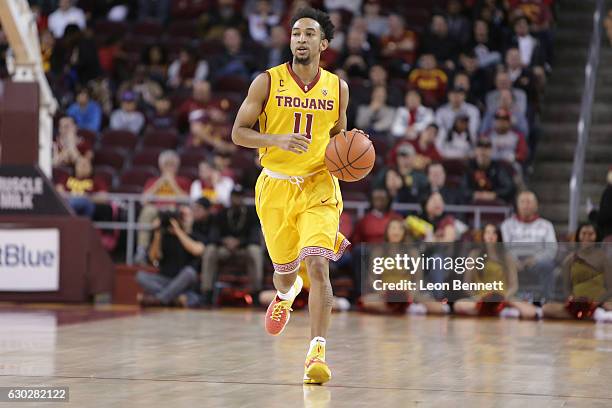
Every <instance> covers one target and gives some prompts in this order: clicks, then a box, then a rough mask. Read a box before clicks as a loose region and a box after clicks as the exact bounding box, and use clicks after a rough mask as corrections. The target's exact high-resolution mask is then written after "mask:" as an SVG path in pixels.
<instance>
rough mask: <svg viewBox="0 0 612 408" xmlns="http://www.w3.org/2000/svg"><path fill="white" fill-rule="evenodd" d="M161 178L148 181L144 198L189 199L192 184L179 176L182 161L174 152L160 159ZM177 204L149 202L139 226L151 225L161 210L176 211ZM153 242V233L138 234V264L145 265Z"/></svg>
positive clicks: (164, 152)
mask: <svg viewBox="0 0 612 408" xmlns="http://www.w3.org/2000/svg"><path fill="white" fill-rule="evenodd" d="M158 162H159V170H160V176H159V177H153V178H150V179H148V180H147V181H146V182H145V185H144V191H143V196H144V199H145V200H146V198H147V196H163V197H167V198H169V199H177V198H178V199H182V198H188V197H189V194H188V192H189V188H190V182H189V180H188V179H186V178H184V177H181V176H178V175H177V174H178V170H179V167H180V165H181V161H180V159H179V157H178V155H177V154H176V152H174V151H173V150H165V151H163V152H161V153H160V154H159V158H158ZM175 208H176V204H175V203H174V202H172V201H170V202H148V203H147V204H145V205H144V206H143V207H142V210H141V211H140V215H139V216H138V223H139V224H151V223H152V222H153V220H155V218H157V216H158V213H159V210H161V209H175ZM150 240H151V232H150V231H148V230H142V231H139V232H138V247H137V252H136V262H137V263H143V262H145V260H146V259H147V258H146V257H147V247H148V246H149V242H150Z"/></svg>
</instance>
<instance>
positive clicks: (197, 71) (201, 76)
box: [167, 47, 209, 88]
mask: <svg viewBox="0 0 612 408" xmlns="http://www.w3.org/2000/svg"><path fill="white" fill-rule="evenodd" d="M208 72H209V67H208V63H207V62H206V61H205V60H201V61H196V57H195V52H194V51H193V50H190V49H189V48H187V47H183V48H181V50H180V51H179V54H178V57H177V58H176V59H175V60H174V61H172V63H171V64H170V66H169V67H168V82H167V84H168V86H169V87H171V88H191V87H192V86H193V83H194V82H198V81H204V80H205V79H206V78H207V77H208Z"/></svg>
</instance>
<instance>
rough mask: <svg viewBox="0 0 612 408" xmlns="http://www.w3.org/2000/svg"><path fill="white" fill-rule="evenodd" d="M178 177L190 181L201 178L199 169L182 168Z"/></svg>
mask: <svg viewBox="0 0 612 408" xmlns="http://www.w3.org/2000/svg"><path fill="white" fill-rule="evenodd" d="M178 175H179V176H181V177H185V178H187V179H189V181H194V180H196V179H197V178H198V177H199V174H198V168H197V167H188V166H181V168H180V169H179V172H178Z"/></svg>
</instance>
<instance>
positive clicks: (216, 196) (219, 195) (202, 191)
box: [189, 161, 234, 207]
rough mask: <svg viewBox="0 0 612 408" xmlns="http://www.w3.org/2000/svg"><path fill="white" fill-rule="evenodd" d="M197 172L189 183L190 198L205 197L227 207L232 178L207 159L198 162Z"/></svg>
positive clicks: (232, 185)
mask: <svg viewBox="0 0 612 408" xmlns="http://www.w3.org/2000/svg"><path fill="white" fill-rule="evenodd" d="M198 173H199V178H198V179H197V180H195V181H194V182H193V183H191V189H190V192H189V196H190V197H191V199H192V200H197V199H199V198H200V197H206V198H208V199H209V200H210V202H212V203H213V204H221V205H222V206H224V207H229V205H230V196H231V194H232V189H233V188H234V180H232V179H231V177H227V176H223V175H222V174H221V173H220V172H219V171H218V170H216V169H215V168H214V167H213V166H211V165H210V163H208V162H207V161H202V162H200V165H199V166H198Z"/></svg>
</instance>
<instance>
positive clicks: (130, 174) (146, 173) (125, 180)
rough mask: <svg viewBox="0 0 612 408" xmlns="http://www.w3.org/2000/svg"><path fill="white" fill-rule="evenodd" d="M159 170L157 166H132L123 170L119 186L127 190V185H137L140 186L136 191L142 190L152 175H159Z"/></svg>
mask: <svg viewBox="0 0 612 408" xmlns="http://www.w3.org/2000/svg"><path fill="white" fill-rule="evenodd" d="M158 174H159V173H158V171H157V169H156V168H155V167H152V166H138V167H132V168H131V169H129V170H126V171H124V172H123V174H122V175H121V177H120V178H119V186H118V187H119V188H121V189H122V191H125V187H126V186H135V187H138V188H139V190H138V189H136V191H134V192H142V189H143V188H144V185H145V183H146V182H147V180H148V179H150V178H151V177H157V175H158Z"/></svg>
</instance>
